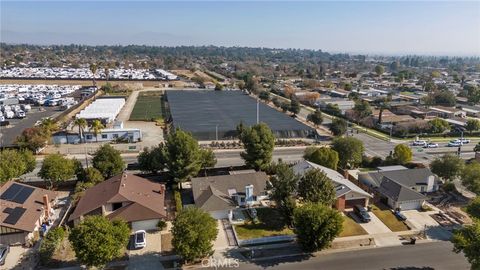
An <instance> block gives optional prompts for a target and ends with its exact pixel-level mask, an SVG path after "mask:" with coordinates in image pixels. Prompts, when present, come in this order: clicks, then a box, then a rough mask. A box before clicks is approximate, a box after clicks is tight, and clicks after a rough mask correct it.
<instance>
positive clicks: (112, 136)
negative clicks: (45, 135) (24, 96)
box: [52, 128, 142, 144]
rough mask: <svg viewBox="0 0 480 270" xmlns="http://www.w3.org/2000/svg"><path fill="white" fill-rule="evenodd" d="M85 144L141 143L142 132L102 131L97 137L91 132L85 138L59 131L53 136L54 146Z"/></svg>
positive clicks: (137, 130)
mask: <svg viewBox="0 0 480 270" xmlns="http://www.w3.org/2000/svg"><path fill="white" fill-rule="evenodd" d="M80 140H82V142H83V141H85V142H97V141H98V142H111V141H116V140H122V141H126V142H139V141H141V140H142V131H141V130H140V129H138V128H110V129H102V130H101V131H100V132H99V133H98V134H97V136H95V134H94V133H93V132H91V131H86V132H85V133H84V134H83V138H81V137H80V134H78V133H76V132H67V131H59V132H56V133H55V134H53V135H52V141H53V143H54V144H78V143H80Z"/></svg>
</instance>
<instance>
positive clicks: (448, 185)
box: [442, 182, 457, 192]
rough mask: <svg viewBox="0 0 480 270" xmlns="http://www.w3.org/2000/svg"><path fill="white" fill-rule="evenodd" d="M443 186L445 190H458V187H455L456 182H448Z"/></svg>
mask: <svg viewBox="0 0 480 270" xmlns="http://www.w3.org/2000/svg"><path fill="white" fill-rule="evenodd" d="M442 187H443V190H444V191H445V192H452V191H457V188H456V187H455V184H454V183H453V182H447V183H445V184H443V186H442Z"/></svg>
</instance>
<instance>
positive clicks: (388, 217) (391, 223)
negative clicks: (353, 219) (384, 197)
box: [372, 203, 409, 232]
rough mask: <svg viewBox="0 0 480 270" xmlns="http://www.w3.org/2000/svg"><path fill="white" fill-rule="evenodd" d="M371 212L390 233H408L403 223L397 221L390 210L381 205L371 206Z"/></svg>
mask: <svg viewBox="0 0 480 270" xmlns="http://www.w3.org/2000/svg"><path fill="white" fill-rule="evenodd" d="M372 212H373V213H374V214H375V216H377V217H378V218H379V219H380V220H381V221H382V222H383V223H384V224H385V225H386V226H387V227H388V228H389V229H390V230H391V231H392V232H401V231H408V230H409V228H408V227H407V225H405V223H404V222H403V221H400V220H398V219H397V217H396V216H395V215H394V214H393V213H392V211H391V210H390V208H388V207H387V206H385V205H383V204H380V203H378V204H375V205H373V206H372Z"/></svg>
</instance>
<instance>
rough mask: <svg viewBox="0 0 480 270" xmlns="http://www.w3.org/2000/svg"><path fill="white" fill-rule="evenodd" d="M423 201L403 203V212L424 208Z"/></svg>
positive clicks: (401, 204)
mask: <svg viewBox="0 0 480 270" xmlns="http://www.w3.org/2000/svg"><path fill="white" fill-rule="evenodd" d="M422 202H423V201H410V202H401V203H399V206H400V209H401V210H414V209H419V208H420V207H422Z"/></svg>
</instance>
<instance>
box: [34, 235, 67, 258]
mask: <svg viewBox="0 0 480 270" xmlns="http://www.w3.org/2000/svg"><path fill="white" fill-rule="evenodd" d="M64 238H65V230H64V229H63V228H62V227H57V228H53V229H51V230H50V231H49V232H48V233H47V235H46V236H45V237H44V238H43V241H42V243H41V245H40V249H39V250H38V253H39V255H40V262H41V264H42V265H46V264H48V263H49V262H50V259H51V258H52V256H53V254H54V253H55V250H56V249H57V247H58V245H59V244H60V243H61V242H62V241H63V239H64Z"/></svg>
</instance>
